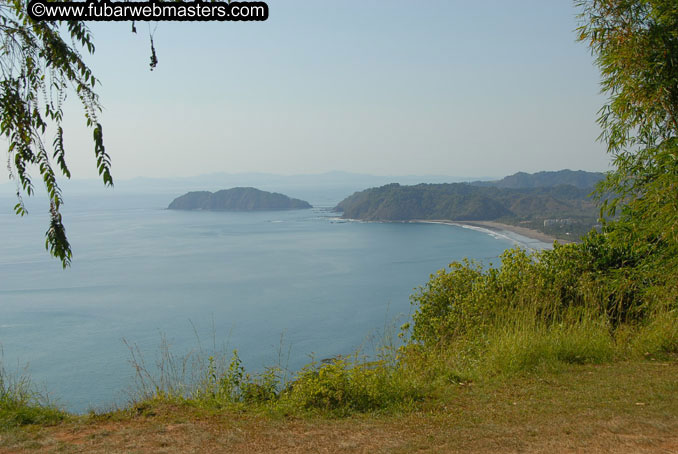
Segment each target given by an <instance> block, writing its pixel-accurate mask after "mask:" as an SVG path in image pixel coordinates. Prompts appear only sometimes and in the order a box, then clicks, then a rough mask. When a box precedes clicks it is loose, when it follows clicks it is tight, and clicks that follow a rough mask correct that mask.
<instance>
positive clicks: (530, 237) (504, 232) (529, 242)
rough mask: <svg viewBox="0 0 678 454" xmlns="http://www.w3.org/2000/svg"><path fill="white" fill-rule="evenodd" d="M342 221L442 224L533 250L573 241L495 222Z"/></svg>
mask: <svg viewBox="0 0 678 454" xmlns="http://www.w3.org/2000/svg"><path fill="white" fill-rule="evenodd" d="M337 219H341V221H342V222H395V223H417V224H442V225H451V226H455V227H461V228H466V229H472V230H477V231H479V232H483V233H486V234H488V235H491V236H493V237H495V238H503V239H505V240H510V241H513V242H514V243H516V244H518V245H520V246H522V247H524V248H527V249H530V250H533V251H539V250H542V249H553V243H554V242H555V241H558V243H560V244H569V243H572V241H567V240H563V239H560V238H556V237H554V236H551V235H548V234H546V233H543V232H540V231H538V230H534V229H529V228H527V227H520V226H517V225H511V224H503V223H501V222H495V221H452V220H450V219H412V220H409V221H365V220H361V219H346V218H337Z"/></svg>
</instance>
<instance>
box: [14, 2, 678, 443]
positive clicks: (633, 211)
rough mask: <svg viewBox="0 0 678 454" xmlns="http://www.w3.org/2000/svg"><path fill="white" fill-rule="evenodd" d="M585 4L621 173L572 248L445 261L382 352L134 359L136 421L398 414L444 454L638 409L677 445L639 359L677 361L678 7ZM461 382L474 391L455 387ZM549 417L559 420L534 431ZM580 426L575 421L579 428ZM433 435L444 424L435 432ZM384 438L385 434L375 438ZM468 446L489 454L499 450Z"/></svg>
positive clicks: (627, 415) (386, 195)
mask: <svg viewBox="0 0 678 454" xmlns="http://www.w3.org/2000/svg"><path fill="white" fill-rule="evenodd" d="M581 5H582V8H583V10H584V16H583V19H584V21H585V23H584V25H583V26H582V28H581V29H580V33H581V35H580V36H581V39H582V40H586V41H588V42H589V43H590V45H591V47H592V49H593V51H594V53H595V54H596V55H597V57H598V63H599V66H600V67H601V69H602V72H603V77H604V81H603V88H604V89H605V90H606V91H607V92H608V93H609V94H610V96H611V98H610V101H609V103H608V104H607V105H606V106H605V107H604V108H603V110H602V115H601V119H600V123H601V125H602V126H603V128H604V130H605V133H604V138H605V139H606V140H607V143H608V145H609V148H610V151H611V152H612V153H613V154H614V155H615V160H616V163H617V169H616V171H615V172H613V173H612V174H611V175H610V176H609V177H608V178H607V180H606V181H605V183H603V184H602V185H601V186H600V189H599V196H600V197H601V198H602V199H605V196H606V194H607V195H608V197H610V196H609V195H610V194H613V196H611V198H610V199H609V200H608V202H607V203H606V204H604V205H603V207H604V209H605V210H608V213H612V212H616V213H618V217H617V218H615V219H614V220H613V221H608V222H604V224H603V227H602V229H601V231H600V232H597V231H591V232H589V233H588V234H587V235H586V236H585V237H584V238H583V239H582V242H581V243H578V244H567V245H558V244H556V246H555V248H554V249H553V250H550V251H542V252H538V253H535V254H531V255H530V254H527V253H526V252H525V251H522V250H509V251H507V252H506V253H505V254H504V255H503V256H502V259H501V260H502V261H501V264H499V265H498V266H496V267H495V266H493V265H489V266H483V265H481V264H478V263H474V262H470V261H464V262H461V263H452V264H451V265H450V266H449V268H448V269H445V270H441V271H439V272H437V273H436V274H435V275H433V276H431V279H430V281H429V282H428V283H427V284H426V285H425V286H423V287H422V288H421V289H419V290H418V292H417V293H416V294H415V295H414V296H413V297H412V302H413V304H414V305H415V308H416V311H415V314H414V316H413V321H412V324H411V326H409V325H406V326H404V327H403V337H407V336H408V335H409V337H408V338H407V339H406V340H405V344H404V345H403V346H402V347H400V348H395V347H393V346H388V344H387V346H386V347H384V348H383V349H382V350H381V351H380V352H379V355H378V357H377V358H365V357H363V356H360V355H359V354H355V355H352V356H349V357H339V358H334V359H332V360H329V361H322V362H312V363H311V364H309V365H308V366H307V367H305V368H303V369H302V370H301V371H300V372H299V373H298V374H297V375H296V377H294V378H292V379H290V380H287V379H286V377H285V374H284V372H285V371H284V368H281V367H278V368H272V369H269V370H267V371H264V372H263V373H261V374H255V375H248V374H247V373H246V371H245V370H244V369H243V367H242V364H241V363H240V361H239V359H238V356H237V353H234V354H233V356H232V358H231V359H230V360H229V361H225V360H223V359H219V358H215V357H208V358H207V360H206V361H202V362H201V363H199V366H200V365H201V367H197V368H195V370H196V371H197V372H198V376H197V379H195V380H186V381H179V382H177V381H174V380H173V379H172V377H176V374H175V372H176V371H177V370H180V369H181V367H176V366H177V362H176V360H175V359H173V357H172V356H171V355H170V356H167V361H166V362H163V363H162V364H166V365H167V367H163V368H161V371H160V372H161V376H160V377H154V376H153V374H152V373H149V372H148V371H146V370H145V369H144V367H143V363H138V362H137V366H138V367H137V371H138V372H139V376H140V378H141V379H142V381H145V383H146V385H144V386H142V388H141V389H143V390H146V392H145V393H144V394H143V395H142V396H141V398H140V401H139V402H137V403H136V404H135V405H134V406H133V407H132V408H131V410H133V414H134V415H136V416H138V415H139V414H142V415H144V414H146V415H150V414H155V413H156V412H158V411H160V410H159V409H162V408H167V407H168V406H172V408H193V409H199V410H200V411H201V412H205V411H209V412H214V413H217V412H222V413H223V412H229V411H240V412H242V411H243V410H245V409H247V410H249V411H251V412H252V413H256V414H260V413H264V414H268V415H302V416H309V415H310V416H313V415H318V414H319V415H325V416H346V415H350V414H355V413H365V412H368V413H375V412H380V413H386V414H389V413H390V414H391V415H393V414H398V413H399V412H401V411H402V410H404V409H408V410H410V409H411V410H412V411H411V412H409V413H408V414H407V415H406V416H404V417H403V419H402V420H403V421H405V423H404V424H408V425H410V426H416V425H417V421H419V422H421V421H425V424H426V425H427V426H426V428H425V429H426V432H425V434H424V435H422V437H421V438H418V439H417V440H419V441H418V443H417V445H416V446H415V447H416V448H419V447H422V446H423V445H422V444H421V443H423V442H422V441H421V440H422V439H423V440H426V441H428V442H429V445H427V446H424V448H426V447H427V448H428V449H429V450H431V451H434V450H437V451H438V452H440V451H441V450H445V451H447V450H448V449H447V448H449V444H446V442H445V438H446V437H448V436H449V435H448V434H449V431H451V430H458V427H462V428H463V429H465V430H467V431H466V432H463V433H461V435H460V434H459V433H457V434H456V437H457V438H455V440H456V439H460V440H463V439H466V440H469V439H471V440H472V441H471V442H467V443H469V445H470V448H474V447H476V446H475V445H473V440H476V439H478V440H480V439H484V438H486V435H487V433H496V432H497V428H499V429H500V430H501V431H503V432H504V433H505V437H504V440H513V442H514V443H516V441H515V438H516V434H518V436H519V437H524V438H525V439H528V438H529V437H531V436H532V437H534V434H532V435H531V434H530V431H529V430H527V429H526V427H528V425H529V427H532V428H537V429H532V430H536V431H537V433H539V431H540V430H545V431H546V433H555V434H556V437H560V438H558V439H559V440H561V441H560V443H563V441H562V440H563V438H562V437H563V433H568V434H569V432H567V431H568V430H572V431H573V433H575V435H576V436H577V437H582V436H588V437H591V432H590V430H591V429H590V428H589V426H591V425H592V424H600V420H601V419H605V420H609V419H611V418H612V417H614V418H615V419H616V420H617V421H619V420H624V421H626V420H629V421H636V423H638V421H639V420H640V422H641V423H642V422H643V421H644V420H645V419H647V420H648V421H649V420H651V421H652V425H650V426H649V427H646V426H642V431H643V432H645V433H647V432H648V431H653V433H663V432H662V429H661V427H664V428H668V429H666V431H669V432H670V431H671V430H673V438H670V442H671V443H673V444H670V445H667V446H663V445H659V448H657V445H652V444H650V445H649V449H655V450H657V449H660V450H661V449H663V447H666V448H667V449H665V450H666V451H674V450H675V447H676V446H677V444H676V443H677V441H676V439H675V427H676V420H677V417H676V415H677V414H678V412H677V411H676V408H678V407H677V406H676V404H677V403H678V400H677V396H678V389H676V382H675V371H672V370H669V371H668V372H661V371H658V370H655V369H653V367H652V366H651V365H654V364H657V361H656V360H663V361H666V362H662V363H661V364H660V366H661V367H666V368H675V364H676V358H677V356H676V355H678V285H676V283H677V282H678V214H677V213H678V190H677V188H678V116H677V115H678V31H677V30H678V5H676V4H675V1H674V0H670V1H669V0H643V1H623V2H620V1H612V0H607V1H605V0H603V1H595V2H593V1H591V2H588V1H587V2H582V3H581ZM575 189H576V188H575ZM553 190H554V191H561V189H559V188H554V189H553ZM485 191H487V192H485ZM490 191H495V192H490ZM540 191H546V192H542V194H548V192H547V190H546V189H540ZM567 191H573V189H571V188H567ZM498 193H500V192H499V190H498V189H496V188H478V187H474V186H471V185H431V186H429V185H420V186H415V187H409V188H407V187H404V188H403V187H400V186H398V185H389V186H385V187H383V188H378V189H374V190H370V191H368V192H366V193H359V194H356V195H354V196H352V198H349V199H348V200H349V201H350V202H351V204H352V205H351V206H348V202H346V201H345V202H346V206H344V209H345V213H348V215H349V216H351V215H352V214H351V213H356V212H357V213H358V214H361V215H362V216H365V217H369V216H377V215H378V216H386V215H389V213H392V211H390V210H396V209H398V210H402V209H403V207H404V209H405V210H406V211H405V213H406V214H407V216H412V217H411V218H417V217H420V216H419V212H418V211H416V210H417V206H418V204H423V206H424V207H429V206H434V205H435V202H437V201H440V200H442V198H441V197H439V196H440V195H445V194H453V195H455V197H456V199H455V200H457V201H459V200H461V201H462V202H463V203H462V202H458V203H460V206H459V207H456V206H455V205H454V203H457V202H454V201H449V202H446V203H448V205H441V206H440V207H439V208H440V209H441V210H443V209H448V210H450V209H451V208H455V209H456V208H459V209H460V210H461V211H455V213H465V214H464V215H466V216H471V215H473V214H474V213H475V212H474V207H482V208H484V209H485V212H487V211H488V210H497V211H498V212H501V206H500V205H497V203H498V202H497V200H496V199H495V200H493V199H490V198H489V197H488V196H487V194H498ZM516 193H519V192H511V193H510V194H516ZM434 196H435V197H434ZM359 202H360V203H359ZM372 202H375V203H374V204H373V203H372ZM396 202H397V206H394V205H392V203H393V204H394V203H396ZM462 208H463V209H464V210H466V211H463V210H462ZM352 210H357V211H352ZM361 210H362V211H361ZM393 212H402V211H393ZM179 363H181V361H180V362H179ZM594 365H600V366H599V367H593V366H594ZM657 369H659V368H657ZM665 370H667V369H665ZM577 371H578V372H579V373H578V374H577V373H576V372H577ZM162 374H166V375H162ZM469 384H471V385H472V386H468V385H469ZM462 388H463V389H464V390H466V389H468V388H472V389H471V390H469V391H468V392H467V393H466V394H464V392H465V391H462V390H461V389H462ZM5 389H7V388H5ZM14 389H19V390H20V389H21V388H14ZM477 390H479V391H477ZM8 395H9V396H10V397H9V398H8V399H7V400H6V402H9V404H8V405H10V407H11V405H13V403H14V402H19V403H20V404H22V405H23V404H24V403H25V402H27V400H26V399H25V398H22V397H21V396H22V394H21V392H18V393H17V392H16V391H10V392H9V394H8ZM12 396H14V397H12ZM563 396H564V397H563ZM620 396H623V397H620ZM640 399H642V400H640ZM648 402H649V403H650V404H651V405H648V408H647V409H646V407H645V406H646V404H648ZM450 406H453V407H454V411H451V410H450V408H449V407H450ZM467 407H470V408H471V409H470V410H469V409H468V408H467ZM229 414H234V413H229ZM422 414H426V415H428V416H427V417H426V418H425V417H423V416H421V415H422ZM431 414H432V415H433V416H430V415H431ZM408 415H409V416H408ZM498 415H500V418H502V419H498ZM136 416H135V417H136ZM455 417H456V419H455ZM469 418H475V420H473V421H470V422H469V421H468V419H469ZM465 419H466V420H465ZM551 419H553V420H554V421H555V422H554V423H553V424H554V425H556V426H557V429H554V428H553V427H551V428H550V429H549V428H548V427H545V426H544V424H545V421H550V420H551ZM580 420H582V421H584V422H583V423H582V424H584V425H586V426H587V427H585V428H583V427H580V426H577V424H578V422H579V421H580ZM436 421H438V422H436ZM439 421H443V423H440V422H439ZM512 421H518V425H519V426H520V427H514V426H512V425H511V424H512ZM483 424H484V425H485V426H489V429H488V428H487V427H486V430H485V431H484V432H482V431H480V430H478V429H477V427H478V426H483ZM470 425H473V427H469V426H470ZM563 426H565V428H564V427H563ZM633 427H636V428H637V427H638V426H633ZM432 428H433V429H432ZM587 430H588V432H587ZM606 430H607V431H608V432H611V431H614V430H615V428H610V427H609V426H607V429H606ZM437 431H442V432H441V433H442V434H443V435H442V436H440V437H437V435H436V434H437ZM399 433H400V432H399ZM638 433H642V432H641V431H638V430H637V431H635V432H633V431H631V432H630V434H631V435H634V436H637V435H638ZM468 434H471V435H472V437H468V436H465V435H468ZM311 436H312V437H314V436H315V435H314V434H312V435H311ZM474 437H475V438H474ZM393 438H394V437H393V436H392V433H391V432H389V436H388V437H384V438H383V440H380V442H382V443H384V442H386V441H387V440H392V439H393ZM664 439H666V438H664ZM227 441H228V440H227ZM521 441H523V440H522V439H521ZM542 441H543V440H542ZM550 441H551V440H550V439H549V442H550ZM619 445H620V443H619V441H617V444H616V445H614V446H619ZM499 446H502V447H505V445H503V444H502V445H499ZM560 446H564V444H561V445H560ZM622 446H625V447H626V448H627V449H626V451H629V452H630V451H634V449H632V448H633V447H631V448H628V446H629V445H628V444H625V445H622ZM441 447H444V448H445V449H443V448H441ZM522 447H523V446H522V445H521V446H516V450H519V449H518V448H522ZM401 448H402V449H403V450H404V451H407V449H408V448H412V446H404V447H403V446H401ZM481 448H482V449H478V450H479V451H482V450H485V451H490V450H492V449H494V451H495V452H496V448H497V446H489V447H488V446H484V447H482V446H481ZM455 449H457V448H455ZM600 449H601V450H603V451H607V452H610V451H612V452H619V450H617V449H607V450H606V449H605V446H602V447H601V448H600ZM413 450H416V449H410V451H413ZM541 451H542V452H552V451H553V446H552V445H547V444H545V443H542V445H541Z"/></svg>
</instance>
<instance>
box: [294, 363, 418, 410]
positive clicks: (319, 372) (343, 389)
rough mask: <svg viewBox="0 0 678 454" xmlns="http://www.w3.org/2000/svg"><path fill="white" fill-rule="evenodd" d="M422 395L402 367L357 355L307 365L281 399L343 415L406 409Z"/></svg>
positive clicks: (296, 404) (302, 406)
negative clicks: (404, 407) (387, 409)
mask: <svg viewBox="0 0 678 454" xmlns="http://www.w3.org/2000/svg"><path fill="white" fill-rule="evenodd" d="M421 391H422V390H421V389H420V387H418V386H417V384H416V383H415V382H414V381H413V380H412V379H411V377H409V376H408V375H407V371H406V368H405V367H401V366H398V365H397V364H393V363H391V362H389V361H387V360H384V359H381V360H378V361H368V360H367V359H366V358H361V357H360V356H359V355H358V354H357V353H356V354H354V355H352V356H348V357H343V356H340V357H337V358H333V359H331V360H328V361H323V362H321V363H317V362H315V361H314V362H311V363H310V364H308V365H306V366H305V367H304V368H303V369H302V370H301V371H300V372H299V374H298V376H297V379H296V380H295V381H293V382H292V383H291V384H290V386H289V387H288V389H287V390H286V393H285V394H284V398H285V399H286V401H287V402H291V403H292V404H294V405H295V406H297V407H300V408H302V409H306V410H316V411H324V412H330V413H332V414H336V415H345V414H350V413H351V412H367V411H375V410H380V409H384V408H389V407H400V406H403V405H407V404H410V403H412V402H414V401H416V400H419V399H421V397H422V392H421Z"/></svg>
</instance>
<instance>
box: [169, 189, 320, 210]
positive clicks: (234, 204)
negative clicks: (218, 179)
mask: <svg viewBox="0 0 678 454" xmlns="http://www.w3.org/2000/svg"><path fill="white" fill-rule="evenodd" d="M167 208H168V209H170V210H212V211H274V210H303V209H307V208H311V205H310V204H309V203H308V202H305V201H303V200H299V199H292V198H290V197H287V196H286V195H283V194H278V193H277V192H266V191H261V190H259V189H255V188H232V189H224V190H221V191H217V192H215V193H211V192H208V191H197V192H189V193H187V194H184V195H182V196H181V197H177V198H176V199H174V200H173V201H172V203H170V204H169V206H168V207H167Z"/></svg>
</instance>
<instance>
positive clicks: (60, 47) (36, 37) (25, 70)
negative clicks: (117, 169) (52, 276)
mask: <svg viewBox="0 0 678 454" xmlns="http://www.w3.org/2000/svg"><path fill="white" fill-rule="evenodd" d="M25 7H26V3H25V2H24V1H22V0H2V1H1V2H0V72H1V79H0V134H1V135H2V136H3V137H4V138H5V139H6V141H7V143H8V149H7V169H8V172H9V176H10V178H11V179H13V180H14V181H16V184H17V189H16V194H17V204H16V206H15V211H16V213H17V214H19V215H24V214H26V207H25V205H24V201H23V196H24V195H27V196H30V195H32V194H33V193H34V192H35V186H34V183H33V180H32V177H31V175H30V172H31V171H32V170H35V169H37V172H38V173H39V175H40V179H41V180H42V182H43V183H44V185H45V188H46V190H47V195H48V197H49V213H50V224H49V228H48V230H47V232H46V240H45V247H46V248H47V249H48V250H49V251H50V253H51V254H52V255H53V256H55V257H57V258H58V259H59V260H60V261H61V263H62V265H63V267H66V266H68V265H69V264H70V261H71V257H72V253H71V247H70V244H69V242H68V239H67V237H66V230H65V228H64V225H63V223H62V218H61V213H60V208H61V205H62V203H63V198H62V194H61V189H60V188H59V185H58V183H57V174H58V173H60V174H61V175H63V176H64V177H66V178H70V176H71V174H70V171H69V170H68V166H67V164H66V148H65V145H64V131H63V128H62V121H63V117H64V111H63V103H64V100H65V99H66V96H67V94H69V93H74V94H75V95H76V96H77V97H78V98H79V100H80V103H81V105H82V108H83V111H84V118H85V121H86V124H87V126H88V127H89V128H91V130H92V135H93V146H94V156H95V159H96V165H97V169H98V172H99V175H100V176H101V177H102V180H103V183H104V184H105V185H108V186H112V185H113V178H112V176H111V172H110V167H111V163H110V158H109V156H108V154H107V153H106V151H105V148H104V141H103V130H102V127H101V124H100V123H99V122H98V119H97V114H98V113H99V112H100V111H101V106H100V104H99V99H98V96H97V94H96V93H95V91H94V88H95V86H96V84H97V79H96V78H95V77H94V75H93V74H92V71H91V69H90V68H89V67H88V66H87V64H86V63H85V62H84V60H83V57H82V54H83V53H86V54H92V53H94V44H93V42H92V35H91V34H90V31H89V30H88V28H87V26H86V25H85V23H84V22H82V21H62V22H49V21H40V22H36V21H34V20H33V19H31V18H30V17H29V16H28V14H27V13H26V8H25ZM48 129H49V130H52V129H53V130H54V131H55V132H54V135H53V137H49V138H48V137H46V136H47V133H48ZM55 164H56V166H55ZM55 167H56V169H57V170H56V171H55Z"/></svg>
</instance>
